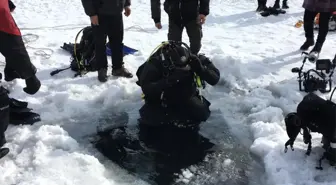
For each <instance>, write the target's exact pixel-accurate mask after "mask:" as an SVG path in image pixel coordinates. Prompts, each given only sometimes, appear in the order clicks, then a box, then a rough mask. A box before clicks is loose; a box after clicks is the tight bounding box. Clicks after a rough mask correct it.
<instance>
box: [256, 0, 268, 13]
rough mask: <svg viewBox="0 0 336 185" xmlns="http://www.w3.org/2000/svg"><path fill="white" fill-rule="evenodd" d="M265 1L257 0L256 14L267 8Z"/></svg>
mask: <svg viewBox="0 0 336 185" xmlns="http://www.w3.org/2000/svg"><path fill="white" fill-rule="evenodd" d="M266 1H267V0H258V8H257V10H256V11H257V12H261V11H264V10H265V9H266V8H267V7H266Z"/></svg>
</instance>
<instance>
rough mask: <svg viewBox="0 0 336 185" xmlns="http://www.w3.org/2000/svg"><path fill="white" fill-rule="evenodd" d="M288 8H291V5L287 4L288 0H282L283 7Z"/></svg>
mask: <svg viewBox="0 0 336 185" xmlns="http://www.w3.org/2000/svg"><path fill="white" fill-rule="evenodd" d="M288 8H289V6H288V4H287V0H283V1H282V9H288Z"/></svg>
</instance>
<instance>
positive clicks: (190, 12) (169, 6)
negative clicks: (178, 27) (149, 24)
mask: <svg viewBox="0 0 336 185" xmlns="http://www.w3.org/2000/svg"><path fill="white" fill-rule="evenodd" d="M209 2H210V0H165V2H164V10H165V11H166V13H167V14H168V16H169V19H171V20H173V21H175V22H181V21H182V22H184V23H187V22H190V21H193V20H196V19H197V17H198V15H199V14H203V15H206V16H207V15H209ZM151 12H152V19H153V20H154V22H155V23H159V22H161V2H160V0H151Z"/></svg>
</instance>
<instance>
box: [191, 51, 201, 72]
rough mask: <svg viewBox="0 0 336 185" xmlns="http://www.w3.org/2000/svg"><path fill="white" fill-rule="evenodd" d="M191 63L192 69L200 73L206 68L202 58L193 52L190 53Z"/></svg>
mask: <svg viewBox="0 0 336 185" xmlns="http://www.w3.org/2000/svg"><path fill="white" fill-rule="evenodd" d="M189 65H190V67H191V70H192V71H194V72H195V73H198V74H199V73H201V72H202V71H203V68H204V67H203V65H202V62H201V60H200V59H199V58H198V57H197V56H196V55H193V54H192V55H190V61H189Z"/></svg>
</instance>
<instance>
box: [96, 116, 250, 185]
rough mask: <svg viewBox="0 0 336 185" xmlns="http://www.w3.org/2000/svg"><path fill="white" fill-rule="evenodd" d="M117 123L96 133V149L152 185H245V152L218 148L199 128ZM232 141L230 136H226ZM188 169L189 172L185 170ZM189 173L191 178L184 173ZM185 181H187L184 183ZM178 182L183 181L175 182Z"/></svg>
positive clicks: (231, 147)
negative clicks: (200, 132)
mask: <svg viewBox="0 0 336 185" xmlns="http://www.w3.org/2000/svg"><path fill="white" fill-rule="evenodd" d="M126 125H127V124H121V125H120V124H119V125H118V126H115V127H110V128H105V129H103V130H100V131H99V132H98V139H97V140H96V141H95V146H96V148H97V149H98V150H99V151H100V152H101V153H102V154H103V155H104V156H106V157H107V158H109V159H110V160H112V161H113V162H115V163H117V164H118V165H120V166H121V167H123V168H124V169H126V170H127V171H129V172H131V173H133V174H134V175H136V176H138V177H139V178H141V179H143V180H145V181H147V182H148V183H149V184H158V185H168V184H202V185H203V184H204V185H206V184H209V185H210V184H212V185H215V184H216V185H217V184H218V185H220V184H225V185H247V184H248V175H249V174H248V173H249V171H250V169H249V168H250V166H249V162H250V161H251V158H250V156H249V154H248V151H247V149H242V148H240V147H239V146H238V145H235V144H234V143H231V142H229V143H227V145H220V146H218V145H215V144H214V143H212V142H210V141H209V139H207V138H205V137H204V136H202V135H201V134H199V129H198V128H195V129H190V128H189V129H188V128H177V127H173V126H162V125H161V126H159V127H158V126H148V125H145V124H142V123H141V122H139V124H138V125H134V126H129V125H127V126H126ZM227 137H228V138H230V139H229V140H230V141H232V135H227ZM186 169H187V170H186ZM183 171H184V172H186V171H188V173H189V175H188V174H187V175H184V177H183V175H182V174H184V173H182V172H183ZM185 176H188V177H187V181H183V180H185ZM177 181H179V182H177Z"/></svg>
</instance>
